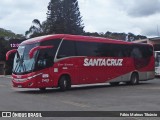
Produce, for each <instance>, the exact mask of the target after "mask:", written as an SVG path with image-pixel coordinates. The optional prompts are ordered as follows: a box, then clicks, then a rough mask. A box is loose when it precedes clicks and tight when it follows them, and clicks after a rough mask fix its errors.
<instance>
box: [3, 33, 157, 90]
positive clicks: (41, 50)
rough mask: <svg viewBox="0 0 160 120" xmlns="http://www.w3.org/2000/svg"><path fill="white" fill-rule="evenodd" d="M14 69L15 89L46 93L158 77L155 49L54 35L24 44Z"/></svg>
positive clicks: (146, 46) (81, 37) (17, 51)
mask: <svg viewBox="0 0 160 120" xmlns="http://www.w3.org/2000/svg"><path fill="white" fill-rule="evenodd" d="M13 52H16V54H15V58H14V65H13V73H12V77H13V80H12V82H13V86H14V87H18V88H39V89H40V90H45V89H46V88H50V87H59V88H60V89H61V90H66V89H69V88H70V87H71V85H80V84H95V83H105V82H109V83H110V84H111V85H118V84H119V83H120V82H125V83H128V84H132V85H134V84H138V82H139V81H143V80H150V79H153V78H154V76H155V72H154V63H155V62H154V54H153V47H152V46H151V45H149V44H137V43H131V42H125V41H120V40H112V39H107V38H97V37H87V36H79V35H65V34H55V35H47V36H42V37H37V38H32V39H29V40H26V41H24V42H22V43H21V44H20V45H19V47H18V49H14V50H11V51H8V52H7V54H6V59H8V58H9V55H10V54H11V53H13Z"/></svg>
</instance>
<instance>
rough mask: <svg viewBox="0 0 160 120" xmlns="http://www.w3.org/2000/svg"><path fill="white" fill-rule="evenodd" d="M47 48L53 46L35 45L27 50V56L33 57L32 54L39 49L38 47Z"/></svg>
mask: <svg viewBox="0 0 160 120" xmlns="http://www.w3.org/2000/svg"><path fill="white" fill-rule="evenodd" d="M48 48H53V46H37V47H34V48H32V49H31V50H30V51H29V57H30V59H31V58H33V55H34V53H35V52H36V51H37V50H40V49H48Z"/></svg>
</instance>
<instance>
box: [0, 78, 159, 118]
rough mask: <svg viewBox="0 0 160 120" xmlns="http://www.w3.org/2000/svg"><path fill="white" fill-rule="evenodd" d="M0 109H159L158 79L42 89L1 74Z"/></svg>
mask: <svg viewBox="0 0 160 120" xmlns="http://www.w3.org/2000/svg"><path fill="white" fill-rule="evenodd" d="M0 111H160V79H154V80H150V81H145V82H141V83H140V84H139V85H136V86H129V85H124V84H121V85H119V86H110V85H107V84H104V85H94V86H83V87H82V86H81V87H79V86H74V87H73V88H72V89H71V90H69V91H66V92H60V90H58V89H47V90H46V91H45V92H41V91H39V89H17V88H13V87H12V86H11V78H9V77H0ZM68 119H70V118H68ZM86 119H90V118H86ZM104 119H105V118H104ZM121 119H125V120H130V118H121ZM132 119H133V120H137V119H138V120H141V119H142V120H143V118H132ZM157 119H158V118H157Z"/></svg>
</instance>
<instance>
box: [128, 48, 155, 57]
mask: <svg viewBox="0 0 160 120" xmlns="http://www.w3.org/2000/svg"><path fill="white" fill-rule="evenodd" d="M152 55H153V48H152V47H151V46H148V45H134V46H133V47H132V52H131V57H134V58H148V57H151V56H152Z"/></svg>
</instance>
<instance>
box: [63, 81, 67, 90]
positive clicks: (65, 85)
mask: <svg viewBox="0 0 160 120" xmlns="http://www.w3.org/2000/svg"><path fill="white" fill-rule="evenodd" d="M63 85H64V87H65V88H66V87H67V80H64V82H63Z"/></svg>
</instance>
